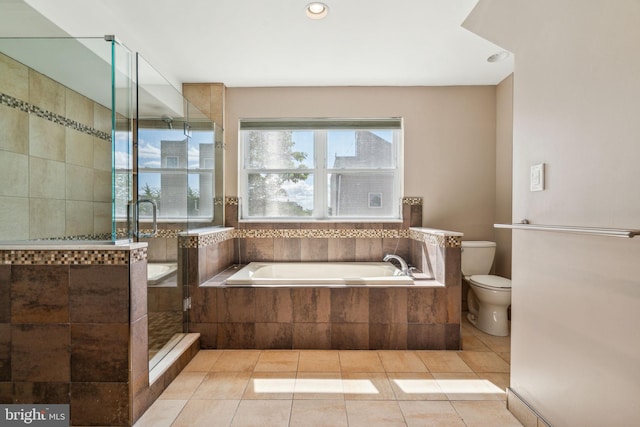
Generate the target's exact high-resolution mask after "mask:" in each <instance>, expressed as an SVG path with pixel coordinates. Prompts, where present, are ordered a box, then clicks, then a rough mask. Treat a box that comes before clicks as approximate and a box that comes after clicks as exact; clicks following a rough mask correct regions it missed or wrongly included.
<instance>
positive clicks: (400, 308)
mask: <svg viewBox="0 0 640 427" xmlns="http://www.w3.org/2000/svg"><path fill="white" fill-rule="evenodd" d="M369 322H371V323H407V288H402V287H396V288H394V287H389V288H371V289H369Z"/></svg>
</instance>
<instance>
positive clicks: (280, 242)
mask: <svg viewBox="0 0 640 427" xmlns="http://www.w3.org/2000/svg"><path fill="white" fill-rule="evenodd" d="M300 248H301V239H297V238H291V239H289V238H281V237H278V238H275V239H273V260H274V261H276V262H298V261H300V251H301V249H300Z"/></svg>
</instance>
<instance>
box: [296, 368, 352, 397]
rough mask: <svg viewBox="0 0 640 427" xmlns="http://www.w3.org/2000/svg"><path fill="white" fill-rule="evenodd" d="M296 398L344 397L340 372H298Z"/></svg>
mask: <svg viewBox="0 0 640 427" xmlns="http://www.w3.org/2000/svg"><path fill="white" fill-rule="evenodd" d="M293 398H294V399H299V400H313V399H320V400H333V399H344V386H343V384H342V375H341V374H340V372H298V376H297V378H296V386H295V394H294V395H293Z"/></svg>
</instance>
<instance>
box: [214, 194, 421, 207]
mask: <svg viewBox="0 0 640 427" xmlns="http://www.w3.org/2000/svg"><path fill="white" fill-rule="evenodd" d="M224 203H225V205H227V206H238V205H239V204H240V198H239V197H234V196H227V197H225V198H224ZM402 204H403V205H410V206H422V197H403V198H402Z"/></svg>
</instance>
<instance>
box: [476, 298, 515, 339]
mask: <svg viewBox="0 0 640 427" xmlns="http://www.w3.org/2000/svg"><path fill="white" fill-rule="evenodd" d="M467 319H468V320H469V323H471V324H472V325H473V326H475V327H476V328H478V329H479V330H481V331H482V332H484V333H487V334H489V335H494V336H497V337H506V336H509V317H508V313H507V307H502V306H495V305H494V306H492V305H489V304H485V305H484V306H483V307H482V308H481V309H480V310H478V313H477V314H475V313H467Z"/></svg>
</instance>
